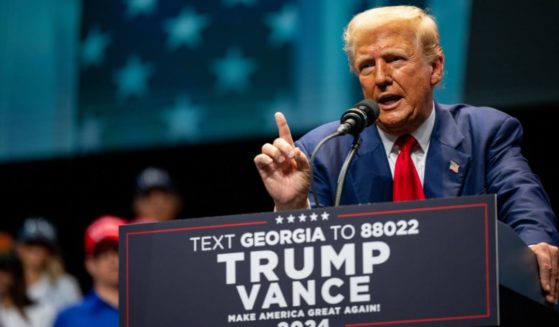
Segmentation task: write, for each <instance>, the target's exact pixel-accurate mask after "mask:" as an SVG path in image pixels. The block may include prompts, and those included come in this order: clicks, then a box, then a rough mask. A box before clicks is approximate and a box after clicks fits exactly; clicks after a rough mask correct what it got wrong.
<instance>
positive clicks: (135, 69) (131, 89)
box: [114, 55, 153, 100]
mask: <svg viewBox="0 0 559 327" xmlns="http://www.w3.org/2000/svg"><path fill="white" fill-rule="evenodd" d="M152 71H153V69H152V68H151V65H149V64H147V63H143V62H142V61H141V59H140V58H139V57H138V56H135V55H132V56H130V57H129V58H128V60H127V61H126V64H125V65H124V67H122V68H120V69H118V70H117V72H116V73H115V75H114V79H115V82H116V84H117V96H118V98H119V99H121V100H123V99H127V98H129V97H132V96H135V97H141V96H143V95H145V93H146V92H147V80H148V78H149V77H150V76H151V75H152Z"/></svg>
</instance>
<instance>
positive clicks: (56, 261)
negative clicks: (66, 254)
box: [16, 218, 81, 310]
mask: <svg viewBox="0 0 559 327" xmlns="http://www.w3.org/2000/svg"><path fill="white" fill-rule="evenodd" d="M16 250H17V254H18V256H19V258H20V259H21V262H22V264H23V272H24V276H25V282H26V284H27V294H28V295H29V297H30V298H31V299H32V300H34V301H37V302H40V303H47V304H48V305H50V306H52V307H53V308H55V309H56V310H60V309H62V308H64V307H66V306H68V305H70V304H74V303H76V302H78V301H79V300H80V299H81V291H80V288H79V285H78V283H77V281H76V279H75V278H74V277H72V276H70V275H69V274H67V273H66V271H65V269H64V265H63V262H62V258H61V257H60V256H59V251H58V250H59V249H58V244H57V238H56V230H55V229H54V226H53V225H52V224H51V223H50V222H48V221H47V220H45V219H44V218H28V219H27V220H25V222H24V223H23V227H22V228H21V230H20V233H19V236H18V244H17V247H16Z"/></svg>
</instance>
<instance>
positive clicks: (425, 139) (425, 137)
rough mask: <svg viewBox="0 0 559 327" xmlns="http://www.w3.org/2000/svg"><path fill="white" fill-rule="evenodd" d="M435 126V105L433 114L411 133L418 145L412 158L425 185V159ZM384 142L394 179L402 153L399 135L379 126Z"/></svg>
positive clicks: (413, 151) (412, 153) (413, 150)
mask: <svg viewBox="0 0 559 327" xmlns="http://www.w3.org/2000/svg"><path fill="white" fill-rule="evenodd" d="M434 126H435V106H434V105H433V109H432V110H431V114H430V115H429V118H427V120H426V121H424V122H423V124H421V126H419V128H418V129H416V130H415V131H414V132H413V133H411V135H412V136H413V137H415V139H416V140H417V145H416V146H415V147H414V148H413V149H412V152H411V160H412V161H413V164H414V165H415V169H416V170H417V174H418V175H419V179H420V180H421V185H423V179H424V177H425V161H426V159H427V151H428V150H429V143H430V140H431V133H432V132H433V127H434ZM377 129H378V132H379V135H380V138H381V140H382V144H383V145H384V151H386V157H387V158H388V164H389V165H390V172H391V173H392V178H393V179H394V168H395V167H396V159H398V155H399V154H400V147H399V146H398V145H396V140H398V136H394V135H391V134H388V133H386V132H384V131H383V130H381V129H380V128H379V127H378V126H377Z"/></svg>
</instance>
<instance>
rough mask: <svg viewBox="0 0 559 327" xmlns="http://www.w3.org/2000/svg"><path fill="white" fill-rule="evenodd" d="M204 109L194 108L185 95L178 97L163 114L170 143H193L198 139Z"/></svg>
mask: <svg viewBox="0 0 559 327" xmlns="http://www.w3.org/2000/svg"><path fill="white" fill-rule="evenodd" d="M203 111H204V109H203V108H202V107H200V106H196V105H195V104H193V103H192V101H191V100H190V99H189V98H188V96H186V95H179V96H178V97H177V99H176V101H175V104H174V106H172V107H170V108H168V109H167V110H165V111H164V112H163V120H164V121H165V123H166V124H167V127H168V133H167V135H168V137H169V138H170V139H171V140H172V141H181V140H187V141H193V140H196V139H198V138H199V137H200V133H199V124H200V119H201V114H202V113H203Z"/></svg>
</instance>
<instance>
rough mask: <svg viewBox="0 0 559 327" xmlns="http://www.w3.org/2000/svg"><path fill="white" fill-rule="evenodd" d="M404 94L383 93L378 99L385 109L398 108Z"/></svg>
mask: <svg viewBox="0 0 559 327" xmlns="http://www.w3.org/2000/svg"><path fill="white" fill-rule="evenodd" d="M401 99H402V96H400V95H395V94H387V95H383V96H381V97H380V98H379V99H378V101H377V102H378V104H379V106H380V107H381V109H383V110H389V109H393V108H396V107H397V106H398V104H399V103H400V100H401Z"/></svg>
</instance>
